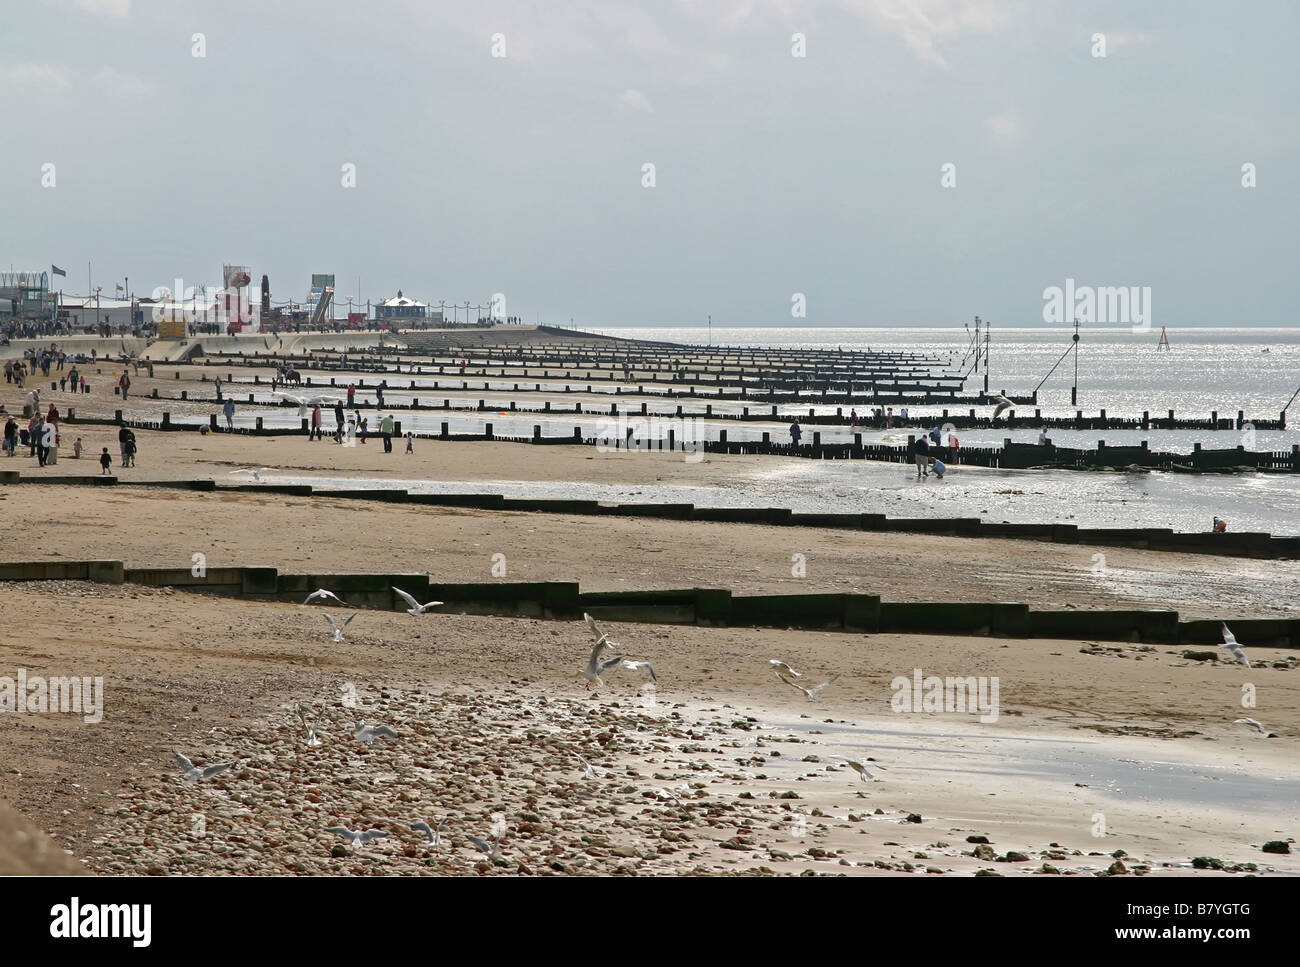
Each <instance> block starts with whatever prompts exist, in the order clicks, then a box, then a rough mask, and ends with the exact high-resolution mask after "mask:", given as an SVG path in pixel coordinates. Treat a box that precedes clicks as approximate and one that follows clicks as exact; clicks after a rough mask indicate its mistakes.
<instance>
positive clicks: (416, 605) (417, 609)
mask: <svg viewBox="0 0 1300 967" xmlns="http://www.w3.org/2000/svg"><path fill="white" fill-rule="evenodd" d="M390 587H391V585H390ZM393 590H394V591H396V592H397V593H398V594H399V595H401V598H402V600H403V601H405V602H406V603H407V604H409V605H410V607H409V608H407V609H406V613H407V614H409V615H414V616H415V617H417V618H418V617H419V616H420V615H422V614H424V613H425V612H426V611H428V610H429V609H430V608H436V607H438V605H440V604H442V602H441V601H430V602H429V603H428V604H420V602H418V601H416V600H415V598H413V597H411V596H410V595H409V594H407V593H406V592H405V591H403V590H402V589H401V588H393Z"/></svg>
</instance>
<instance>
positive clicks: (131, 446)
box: [122, 429, 135, 467]
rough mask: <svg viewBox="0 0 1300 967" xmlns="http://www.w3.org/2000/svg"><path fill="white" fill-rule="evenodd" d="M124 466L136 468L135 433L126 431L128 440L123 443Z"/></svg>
mask: <svg viewBox="0 0 1300 967" xmlns="http://www.w3.org/2000/svg"><path fill="white" fill-rule="evenodd" d="M122 466H123V467H134V466H135V433H133V432H132V431H131V430H129V429H128V430H127V431H126V440H125V441H124V442H123V443H122Z"/></svg>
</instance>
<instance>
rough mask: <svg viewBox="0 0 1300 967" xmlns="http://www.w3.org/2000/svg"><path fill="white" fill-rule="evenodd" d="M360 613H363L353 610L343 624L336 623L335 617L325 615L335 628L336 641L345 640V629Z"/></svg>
mask: <svg viewBox="0 0 1300 967" xmlns="http://www.w3.org/2000/svg"><path fill="white" fill-rule="evenodd" d="M360 613H361V612H360V611H353V612H352V614H350V615H348V618H347V620H346V621H344V622H343V624H341V625H337V624H335V623H334V619H333V618H331V617H330V616H329V615H326V616H325V620H326V621H328V622H329V623H330V627H331V628H333V629H334V640H335V641H342V640H343V629H344V628H346V627H347V626H348V625H350V624H352V619H353V618H355V617H356V616H357V615H359V614H360Z"/></svg>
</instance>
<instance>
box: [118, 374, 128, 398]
mask: <svg viewBox="0 0 1300 967" xmlns="http://www.w3.org/2000/svg"><path fill="white" fill-rule="evenodd" d="M117 385H118V388H119V389H121V391H122V402H123V403H125V402H126V395H127V394H128V393H129V392H131V377H130V376H128V375H127V374H126V370H122V378H121V379H119V380H118V381H117Z"/></svg>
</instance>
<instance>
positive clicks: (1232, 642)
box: [1219, 624, 1250, 668]
mask: <svg viewBox="0 0 1300 967" xmlns="http://www.w3.org/2000/svg"><path fill="white" fill-rule="evenodd" d="M1219 627H1220V628H1222V629H1223V644H1221V645H1220V646H1219V647H1220V648H1227V649H1228V651H1230V652H1232V657H1233V658H1235V659H1237V661H1239V662H1241V664H1243V665H1245V666H1246V667H1247V668H1249V667H1250V659H1249V658H1247V657H1246V651H1245V649H1244V648H1242V647H1241V645H1239V644H1237V639H1236V636H1235V635H1233V633H1232V632H1231V631H1229V630H1228V626H1227V625H1225V624H1220V625H1219Z"/></svg>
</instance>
